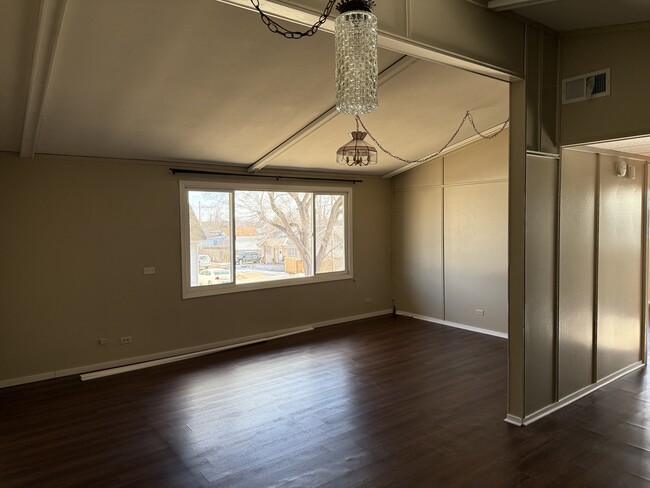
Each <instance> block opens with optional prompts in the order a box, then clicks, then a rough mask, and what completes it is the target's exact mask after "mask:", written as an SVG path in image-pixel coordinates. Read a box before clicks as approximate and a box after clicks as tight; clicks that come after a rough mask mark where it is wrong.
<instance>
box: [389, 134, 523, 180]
mask: <svg viewBox="0 0 650 488" xmlns="http://www.w3.org/2000/svg"><path fill="white" fill-rule="evenodd" d="M509 126H510V124H506V126H505V127H509ZM503 129H504V125H503V123H501V124H499V125H495V126H494V127H490V128H489V129H487V130H484V131H483V132H481V134H474V135H473V136H472V137H468V138H467V139H463V140H462V141H459V142H457V143H456V144H452V145H451V146H449V147H447V148H445V149H443V150H442V151H441V152H440V154H438V155H437V156H436V157H435V158H434V159H438V158H441V157H443V156H444V155H446V154H449V153H450V152H454V151H457V150H458V149H460V148H462V147H465V146H468V145H470V144H473V143H474V142H478V141H480V140H482V139H483V138H484V137H489V136H491V135H493V134H496V133H497V132H499V131H501V130H503ZM432 161H433V160H432ZM425 162H428V161H425ZM425 162H422V163H410V164H406V165H405V166H402V167H401V168H397V169H395V170H393V171H391V172H390V173H386V174H385V175H382V178H392V177H393V176H397V175H398V174H400V173H404V171H408V170H410V169H413V168H417V167H418V166H420V165H421V164H424V163H425Z"/></svg>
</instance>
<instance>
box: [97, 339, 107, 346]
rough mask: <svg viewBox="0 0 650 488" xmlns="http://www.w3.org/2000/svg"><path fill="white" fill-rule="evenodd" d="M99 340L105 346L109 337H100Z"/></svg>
mask: <svg viewBox="0 0 650 488" xmlns="http://www.w3.org/2000/svg"><path fill="white" fill-rule="evenodd" d="M97 342H98V343H99V345H100V346H105V345H106V344H108V339H106V337H100V338H99V340H98V341H97Z"/></svg>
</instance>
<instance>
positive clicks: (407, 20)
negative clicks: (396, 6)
mask: <svg viewBox="0 0 650 488" xmlns="http://www.w3.org/2000/svg"><path fill="white" fill-rule="evenodd" d="M404 6H405V10H406V16H405V24H406V25H405V26H404V30H405V31H406V38H407V39H410V38H411V0H406V2H405V5H404Z"/></svg>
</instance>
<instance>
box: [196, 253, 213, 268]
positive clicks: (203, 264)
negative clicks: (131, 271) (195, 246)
mask: <svg viewBox="0 0 650 488" xmlns="http://www.w3.org/2000/svg"><path fill="white" fill-rule="evenodd" d="M211 264H212V260H211V259H210V256H208V255H207V254H199V268H207V267H208V266H210V265H211Z"/></svg>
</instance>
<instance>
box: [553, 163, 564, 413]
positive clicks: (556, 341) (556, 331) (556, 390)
mask: <svg viewBox="0 0 650 488" xmlns="http://www.w3.org/2000/svg"><path fill="white" fill-rule="evenodd" d="M561 209H562V158H561V157H560V158H559V159H558V160H557V205H556V210H557V212H556V220H555V304H554V307H555V310H554V311H553V322H554V323H553V383H554V385H553V401H554V402H557V401H559V399H560V252H561V247H562V246H561V245H560V239H561V237H562V236H561V226H560V218H561V217H560V216H561V213H560V212H561Z"/></svg>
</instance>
